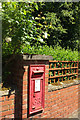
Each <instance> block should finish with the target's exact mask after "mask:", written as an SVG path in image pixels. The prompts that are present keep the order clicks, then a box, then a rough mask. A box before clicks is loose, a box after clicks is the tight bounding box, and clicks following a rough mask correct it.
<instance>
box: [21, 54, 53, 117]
mask: <svg viewBox="0 0 80 120" xmlns="http://www.w3.org/2000/svg"><path fill="white" fill-rule="evenodd" d="M23 59H25V60H23V62H22V64H23V68H24V74H23V82H22V118H40V117H41V116H43V114H44V116H45V114H46V113H45V112H44V111H45V108H44V111H43V112H42V113H38V114H36V113H35V115H34V116H32V115H29V114H28V112H29V99H28V98H29V66H30V65H45V86H44V87H45V103H44V106H45V107H46V102H47V101H46V98H47V94H46V93H47V92H48V77H49V59H50V60H51V59H52V57H50V56H48V58H45V59H44V57H42V56H40V58H39V57H38V56H37V57H36V58H34V59H33V58H31V59H30V58H29V60H28V58H26V56H25V58H24V57H23ZM37 59H38V60H37ZM39 59H40V60H39Z"/></svg>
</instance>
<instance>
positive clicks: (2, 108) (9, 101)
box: [0, 94, 15, 118]
mask: <svg viewBox="0 0 80 120" xmlns="http://www.w3.org/2000/svg"><path fill="white" fill-rule="evenodd" d="M14 105H15V94H11V95H10V96H8V95H2V96H1V97H0V118H14Z"/></svg>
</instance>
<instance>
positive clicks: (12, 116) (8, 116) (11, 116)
mask: <svg viewBox="0 0 80 120" xmlns="http://www.w3.org/2000/svg"><path fill="white" fill-rule="evenodd" d="M5 118H14V114H12V115H7V116H5Z"/></svg>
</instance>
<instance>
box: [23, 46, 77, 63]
mask: <svg viewBox="0 0 80 120" xmlns="http://www.w3.org/2000/svg"><path fill="white" fill-rule="evenodd" d="M22 53H28V54H41V55H44V54H45V55H51V56H53V60H64V61H77V60H78V51H77V50H73V51H72V50H71V49H69V48H67V49H65V48H62V47H61V46H58V45H56V46H55V47H52V46H50V47H49V46H47V45H44V46H39V47H35V46H33V47H31V46H30V45H27V46H24V48H23V49H22Z"/></svg>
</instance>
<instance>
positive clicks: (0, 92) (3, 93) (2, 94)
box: [0, 90, 15, 97]
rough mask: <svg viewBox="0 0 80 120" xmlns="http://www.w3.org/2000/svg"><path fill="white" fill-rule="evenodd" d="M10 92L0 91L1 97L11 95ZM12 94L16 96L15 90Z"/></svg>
mask: <svg viewBox="0 0 80 120" xmlns="http://www.w3.org/2000/svg"><path fill="white" fill-rule="evenodd" d="M9 92H10V90H4V91H0V97H1V96H5V95H9ZM10 94H11V95H12V94H15V90H14V91H11V92H10Z"/></svg>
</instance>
